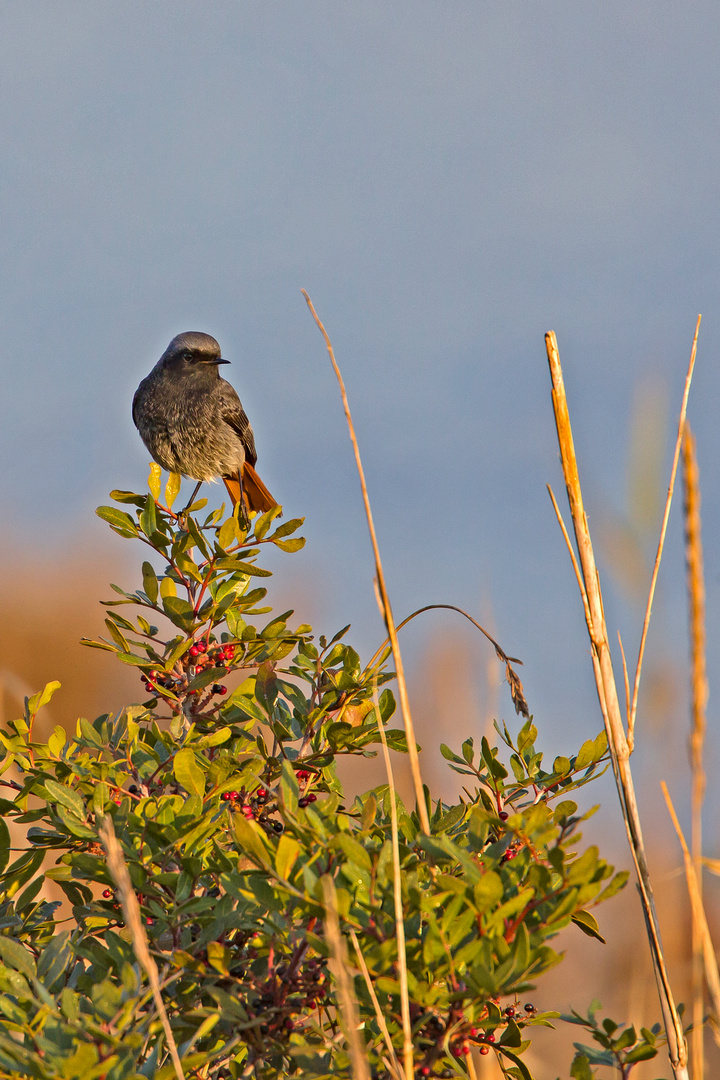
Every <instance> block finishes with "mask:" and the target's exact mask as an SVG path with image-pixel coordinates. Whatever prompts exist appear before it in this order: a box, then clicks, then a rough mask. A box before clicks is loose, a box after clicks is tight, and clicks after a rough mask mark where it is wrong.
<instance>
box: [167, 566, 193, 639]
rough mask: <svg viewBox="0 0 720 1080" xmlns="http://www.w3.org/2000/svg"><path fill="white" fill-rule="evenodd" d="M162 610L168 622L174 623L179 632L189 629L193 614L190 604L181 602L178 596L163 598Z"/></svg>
mask: <svg viewBox="0 0 720 1080" xmlns="http://www.w3.org/2000/svg"><path fill="white" fill-rule="evenodd" d="M165 580H167V579H165ZM164 583H165V582H163V584H164ZM161 591H162V590H161ZM163 609H164V611H165V614H166V615H167V617H168V619H170V622H172V623H174V624H175V626H179V627H180V629H181V630H189V629H190V628H191V626H192V624H193V621H194V619H195V613H194V611H193V606H192V604H190V603H188V601H187V600H182V599H181V598H180V597H179V596H163Z"/></svg>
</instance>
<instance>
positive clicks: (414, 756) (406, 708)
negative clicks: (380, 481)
mask: <svg viewBox="0 0 720 1080" xmlns="http://www.w3.org/2000/svg"><path fill="white" fill-rule="evenodd" d="M301 291H302V294H303V296H304V297H305V301H306V303H307V305H308V307H309V308H310V313H311V315H312V317H313V319H314V320H315V323H316V324H317V327H318V330H319V331H320V333H321V334H322V336H323V340H324V341H325V346H326V348H327V351H328V355H329V357H330V362H331V364H332V366H333V371H334V372H335V376H336V378H337V381H338V385H339V387H340V394H341V396H342V402H343V408H344V409H345V418H346V420H347V424H348V430H349V432H350V441H351V442H352V445H353V450H354V452H355V465H356V466H357V471H358V476H359V477H360V487H361V489H362V497H363V503H364V505H365V516H366V518H367V523H368V529H369V530H370V540H371V542H372V548H373V554H374V556H375V573H376V576H377V584H378V589H379V590H380V596H381V599H382V612H383V618H384V620H385V626H386V628H387V632H388V636H389V638H390V644H391V646H392V652H393V663H394V665H395V675H396V678H397V684H398V696H399V698H400V710H401V712H402V717H403V722H404V724H405V734H406V736H407V745H408V756H409V758H410V768H411V770H412V777H413V783H414V785H415V798H416V800H417V806H418V814H419V816H420V825H421V827H422V829H423V832H425V833H426V834H429V832H430V819H429V817H428V811H427V805H426V803H425V792H424V790H423V783H422V776H421V774H420V759H419V757H418V751H417V742H416V739H415V725H414V724H413V720H412V714H411V712H410V700H409V698H408V692H407V683H406V681H405V671H404V668H403V662H402V655H401V653H400V645H399V643H398V638H397V630H396V628H395V620H394V618H393V613H392V607H391V604H390V596H389V595H388V591H387V587H386V585H385V574H384V573H383V568H382V562H381V560H380V548H379V546H378V542H377V535H376V533H375V524H374V522H373V516H372V510H371V509H370V499H369V497H368V491H367V484H366V483H365V470H364V469H363V464H362V459H361V457H360V448H359V446H358V441H357V438H356V435H355V426H354V424H353V420H352V415H351V413H350V404H349V402H348V397H347V393H346V391H345V382H344V380H343V377H342V375H341V373H340V368H339V367H338V363H337V360H336V359H335V352H334V350H333V347H332V343H331V341H330V338H329V336H328V333H327V331H326V329H325V327H324V326H323V324H322V322H321V321H320V319H319V317H318V315H317V312H316V311H315V308H314V307H313V303H312V300H311V299H310V297H309V296H308V294H307V293H306V292H305V290H304V289H302V290H301Z"/></svg>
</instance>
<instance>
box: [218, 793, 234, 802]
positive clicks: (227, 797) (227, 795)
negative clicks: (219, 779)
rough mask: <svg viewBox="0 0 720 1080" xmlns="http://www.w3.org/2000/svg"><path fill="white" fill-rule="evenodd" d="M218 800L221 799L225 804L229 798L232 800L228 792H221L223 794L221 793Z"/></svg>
mask: <svg viewBox="0 0 720 1080" xmlns="http://www.w3.org/2000/svg"><path fill="white" fill-rule="evenodd" d="M220 798H221V799H223V800H224V801H225V802H227V801H228V799H231V798H232V795H231V794H230V792H229V791H223V793H222V795H221V796H220Z"/></svg>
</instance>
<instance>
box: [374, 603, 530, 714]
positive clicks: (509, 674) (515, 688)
mask: <svg viewBox="0 0 720 1080" xmlns="http://www.w3.org/2000/svg"><path fill="white" fill-rule="evenodd" d="M436 610H445V611H457V612H458V614H459V615H464V616H465V618H466V619H467V620H468V621H469V622H471V623H472V624H473V626H475V627H477V629H478V630H479V631H480V633H481V634H484V635H485V637H486V638H487V639H488V641H489V642H490V644H491V645H492V646H493V648H494V649H495V653H496V655H497V657H498V659H499V660H501V661H502V662H503V664H505V676H506V678H507V681H508V685H509V687H510V696H511V697H512V701H513V705H514V706H515V712H516V713H518V714H519V715H521V716H524V717H526V718H527V717H529V716H530V709H529V707H528V703H527V701H526V700H525V691H524V690H523V685H522V683H521V681H520V676H519V675H518V673H517V672H516V671H515V670H514V669H513V666H512V665H513V664H522V660H518V658H517V656H508V655H507V653H506V652H505V650H504V649H503V648H502V647H501V646H500V645H498V643H497V641H496V640H495V638H494V637H493V636H492V634H489V633H488V631H487V630H486V629H485V627H484V626H481V625H480V623H479V622H478V621H477V619H473V617H472V615H469V614H468V613H467V611H463V609H462V608H461V607H457V605H456V604H426V605H425V607H421V608H418V609H417V611H413V612H412V614H410V615H408V616H407V617H406V618H404V619H403V621H402V622H400V623H398V624H397V629H398V630H402V628H403V626H407V624H408V623H409V622H412V620H413V619H414V618H416V617H417V616H418V615H422V614H423V612H425V611H436ZM389 643H390V638H385V640H384V641H383V643H382V645H381V646H380V648H379V649H377V650H376V652H375V653H374V655H373V656H372V657H371V658H370V660H369V661H368V663H367V666H366V669H365V670H366V671H367V670H369V669H370V668H372V666H373V664H374V663H375V661H376V660H377V659H378V657H379V656H380V654H381V653H382V651H383V649H386V648H387V646H388V644H389Z"/></svg>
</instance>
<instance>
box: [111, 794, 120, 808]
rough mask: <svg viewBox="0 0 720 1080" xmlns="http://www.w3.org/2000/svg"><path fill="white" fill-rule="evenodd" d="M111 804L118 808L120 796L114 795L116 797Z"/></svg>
mask: <svg viewBox="0 0 720 1080" xmlns="http://www.w3.org/2000/svg"><path fill="white" fill-rule="evenodd" d="M113 802H114V803H115V805H116V806H119V805H120V803H121V802H122V798H121V796H120V795H116V796H115V798H114V799H113Z"/></svg>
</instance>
